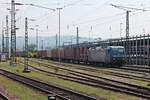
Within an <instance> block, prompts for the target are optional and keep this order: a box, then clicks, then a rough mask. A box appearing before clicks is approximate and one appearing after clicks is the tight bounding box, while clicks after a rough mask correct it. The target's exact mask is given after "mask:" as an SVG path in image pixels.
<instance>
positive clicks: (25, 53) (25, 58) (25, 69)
mask: <svg viewBox="0 0 150 100" xmlns="http://www.w3.org/2000/svg"><path fill="white" fill-rule="evenodd" d="M23 72H30V70H29V68H28V18H27V17H26V18H25V50H24V70H23Z"/></svg>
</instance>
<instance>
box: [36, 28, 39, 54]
mask: <svg viewBox="0 0 150 100" xmlns="http://www.w3.org/2000/svg"><path fill="white" fill-rule="evenodd" d="M38 38H39V36H38V28H37V29H36V50H37V51H38V48H39V46H38Z"/></svg>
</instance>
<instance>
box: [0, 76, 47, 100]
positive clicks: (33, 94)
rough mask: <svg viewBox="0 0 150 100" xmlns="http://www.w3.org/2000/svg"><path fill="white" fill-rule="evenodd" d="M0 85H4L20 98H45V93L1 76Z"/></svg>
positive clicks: (36, 99) (39, 99)
mask: <svg viewBox="0 0 150 100" xmlns="http://www.w3.org/2000/svg"><path fill="white" fill-rule="evenodd" d="M0 85H2V86H4V87H5V88H6V90H7V91H8V92H9V93H13V95H15V96H17V97H18V98H19V99H20V100H47V96H46V95H45V94H42V93H40V92H37V91H35V90H33V89H31V88H29V87H27V86H25V85H22V84H19V83H17V82H15V81H12V80H10V79H8V78H5V77H2V76H0Z"/></svg>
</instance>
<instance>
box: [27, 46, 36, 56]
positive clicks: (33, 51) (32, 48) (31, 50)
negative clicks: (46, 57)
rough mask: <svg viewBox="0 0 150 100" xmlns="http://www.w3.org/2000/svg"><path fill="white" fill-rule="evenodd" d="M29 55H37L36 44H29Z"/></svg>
mask: <svg viewBox="0 0 150 100" xmlns="http://www.w3.org/2000/svg"><path fill="white" fill-rule="evenodd" d="M28 55H29V57H35V56H36V45H35V44H29V45H28Z"/></svg>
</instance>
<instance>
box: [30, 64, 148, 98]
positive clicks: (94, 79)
mask: <svg viewBox="0 0 150 100" xmlns="http://www.w3.org/2000/svg"><path fill="white" fill-rule="evenodd" d="M40 64H41V65H42V66H45V67H47V68H52V67H53V68H54V67H56V66H50V65H47V64H43V63H40ZM32 68H35V67H34V66H32ZM35 69H36V70H40V71H43V70H41V69H38V68H35ZM61 69H62V70H67V71H68V72H69V73H70V74H71V75H74V76H76V77H71V76H69V77H68V76H65V75H63V76H62V75H61V74H57V76H58V77H59V78H62V77H63V79H66V78H67V80H68V78H70V79H71V80H72V81H76V82H79V83H82V84H86V85H91V86H95V87H100V88H104V89H108V90H112V91H117V92H122V93H126V94H129V95H135V96H138V97H142V98H147V99H150V89H149V88H146V87H142V86H137V85H133V84H128V83H124V82H120V81H115V80H111V79H107V78H103V77H98V76H93V75H89V74H85V73H81V72H77V71H72V70H68V69H63V68H61ZM43 72H45V73H48V74H49V73H50V74H55V75H56V73H52V72H48V71H43ZM64 77H65V78H64Z"/></svg>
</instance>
